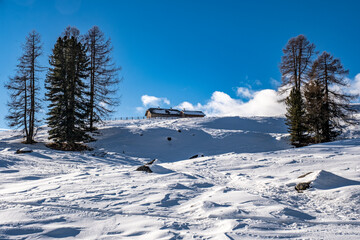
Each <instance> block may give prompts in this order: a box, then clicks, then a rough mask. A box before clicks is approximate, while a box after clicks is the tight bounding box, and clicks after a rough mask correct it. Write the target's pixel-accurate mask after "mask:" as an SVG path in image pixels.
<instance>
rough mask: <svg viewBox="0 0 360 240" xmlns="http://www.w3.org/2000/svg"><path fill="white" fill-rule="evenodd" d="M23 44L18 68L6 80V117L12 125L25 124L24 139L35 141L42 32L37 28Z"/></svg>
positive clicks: (27, 141) (19, 125)
mask: <svg viewBox="0 0 360 240" xmlns="http://www.w3.org/2000/svg"><path fill="white" fill-rule="evenodd" d="M22 48H23V52H24V53H23V55H22V56H21V57H20V58H19V63H18V65H17V72H16V74H15V76H14V77H10V78H9V81H8V82H7V83H6V84H5V86H6V88H7V89H8V90H9V91H10V101H9V102H8V104H7V105H8V107H9V113H8V115H7V116H6V119H7V120H8V123H9V125H10V127H16V128H23V132H24V135H25V143H34V136H35V133H36V131H35V128H36V126H37V123H38V122H39V121H38V120H37V118H36V113H37V112H38V111H39V109H40V99H39V97H38V92H39V89H40V88H39V86H38V81H39V72H41V71H42V70H43V69H42V67H41V66H40V65H39V62H38V58H39V57H40V56H41V54H42V43H41V39H40V35H39V34H38V33H37V32H36V31H35V30H33V31H32V32H30V33H29V35H28V36H27V37H26V41H25V44H24V45H23V47H22Z"/></svg>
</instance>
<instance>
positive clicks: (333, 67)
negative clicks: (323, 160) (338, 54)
mask: <svg viewBox="0 0 360 240" xmlns="http://www.w3.org/2000/svg"><path fill="white" fill-rule="evenodd" d="M348 73H349V71H348V70H346V69H344V67H343V65H342V64H341V62H340V60H339V59H337V58H334V57H333V56H332V55H331V54H329V53H327V52H323V53H322V54H321V55H320V56H319V57H318V58H317V59H316V60H315V61H314V63H313V65H312V69H311V72H310V77H311V78H312V79H313V80H314V81H317V82H318V83H319V84H321V86H322V87H323V103H322V104H323V106H322V108H323V110H322V118H323V121H322V126H321V135H322V141H324V142H328V141H331V140H334V138H335V137H336V136H337V135H339V134H340V132H341V128H342V127H341V123H340V121H344V122H347V123H353V121H352V118H351V115H352V114H351V113H352V112H353V110H352V108H351V107H350V105H349V102H350V101H351V100H352V99H353V98H354V97H355V96H352V95H349V94H345V93H342V92H341V91H340V90H339V89H341V87H346V86H347V83H346V82H345V77H346V75H347V74H348Z"/></svg>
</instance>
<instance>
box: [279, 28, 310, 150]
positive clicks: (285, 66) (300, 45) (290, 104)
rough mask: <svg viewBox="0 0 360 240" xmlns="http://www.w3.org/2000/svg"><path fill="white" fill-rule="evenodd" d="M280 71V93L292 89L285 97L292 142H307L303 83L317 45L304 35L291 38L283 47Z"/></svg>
mask: <svg viewBox="0 0 360 240" xmlns="http://www.w3.org/2000/svg"><path fill="white" fill-rule="evenodd" d="M283 53H284V55H283V56H282V58H281V64H280V72H281V74H282V85H281V88H280V89H281V90H280V94H284V93H287V92H288V91H289V90H291V92H290V95H289V96H288V97H287V98H286V99H285V104H286V105H287V114H286V118H287V125H288V126H289V131H290V135H291V142H292V144H293V145H295V146H303V145H305V144H306V142H305V141H306V137H305V133H306V127H305V119H304V116H305V110H304V108H305V106H304V101H303V97H302V92H301V91H302V88H301V87H302V84H304V83H305V82H307V79H308V78H307V77H308V72H309V70H310V67H311V62H312V57H313V55H314V53H315V45H314V44H312V43H310V42H309V40H307V38H306V37H305V36H304V35H299V36H297V37H294V38H291V39H290V40H289V41H288V43H287V44H286V46H285V48H284V49H283Z"/></svg>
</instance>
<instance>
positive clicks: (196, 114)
mask: <svg viewBox="0 0 360 240" xmlns="http://www.w3.org/2000/svg"><path fill="white" fill-rule="evenodd" d="M181 117H183V118H194V117H205V114H204V113H203V112H202V111H188V110H185V109H184V110H182V111H181Z"/></svg>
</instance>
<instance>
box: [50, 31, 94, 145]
mask: <svg viewBox="0 0 360 240" xmlns="http://www.w3.org/2000/svg"><path fill="white" fill-rule="evenodd" d="M49 62H50V65H51V68H50V69H49V72H48V75H47V78H46V89H47V93H46V97H47V100H48V101H50V104H49V106H48V108H49V112H48V115H49V117H48V118H47V121H48V126H49V127H50V130H49V135H50V136H49V139H53V140H54V141H55V142H56V143H58V144H65V145H66V147H65V148H67V149H69V150H74V149H76V147H77V143H79V142H83V141H88V140H89V139H90V136H89V135H88V134H86V131H85V128H86V126H85V118H86V113H87V112H86V111H87V100H86V96H87V94H88V92H87V87H86V85H85V84H84V80H85V79H86V78H87V77H88V75H87V72H88V64H89V62H88V58H87V56H86V49H85V47H84V45H83V44H81V42H79V41H78V39H77V38H76V37H74V36H71V38H68V37H67V36H66V35H65V36H63V37H59V38H58V40H57V42H56V44H55V46H54V49H53V53H52V55H51V56H50V61H49Z"/></svg>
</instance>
